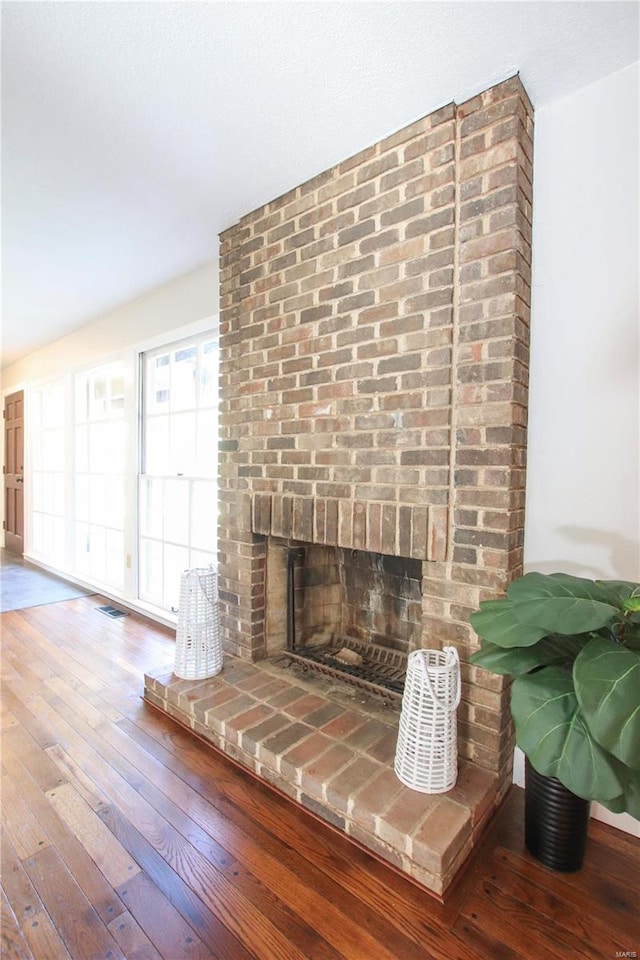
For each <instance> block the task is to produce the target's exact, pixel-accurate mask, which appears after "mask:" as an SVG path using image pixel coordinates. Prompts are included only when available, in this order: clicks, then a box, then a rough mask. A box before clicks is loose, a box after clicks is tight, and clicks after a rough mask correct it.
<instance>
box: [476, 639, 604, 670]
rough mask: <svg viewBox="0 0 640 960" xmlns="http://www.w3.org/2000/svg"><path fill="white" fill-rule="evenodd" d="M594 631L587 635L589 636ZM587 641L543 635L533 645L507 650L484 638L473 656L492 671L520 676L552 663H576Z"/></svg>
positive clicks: (479, 664) (477, 664) (477, 661)
mask: <svg viewBox="0 0 640 960" xmlns="http://www.w3.org/2000/svg"><path fill="white" fill-rule="evenodd" d="M590 636H591V634H587V639H588V638H590ZM584 644H585V638H584V637H556V636H551V637H543V639H542V640H540V641H539V642H538V643H536V644H534V645H533V646H531V647H512V648H507V649H505V648H504V647H500V646H497V645H496V644H493V643H489V641H487V640H484V641H483V643H482V646H481V648H480V650H477V651H476V652H475V653H473V654H472V655H471V658H470V660H471V663H473V664H475V666H477V667H482V668H483V669H484V670H491V671H492V672H493V673H498V674H503V675H504V674H508V675H510V676H514V677H517V676H520V675H521V674H523V673H530V672H531V670H536V669H537V668H538V667H544V666H548V665H549V664H551V663H567V664H569V663H573V661H574V660H575V658H576V656H577V655H578V653H579V652H580V650H582V647H583V646H584Z"/></svg>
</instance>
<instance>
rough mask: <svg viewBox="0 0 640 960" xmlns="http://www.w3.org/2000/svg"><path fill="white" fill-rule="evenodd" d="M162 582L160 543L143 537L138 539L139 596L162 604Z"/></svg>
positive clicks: (162, 570) (162, 568)
mask: <svg viewBox="0 0 640 960" xmlns="http://www.w3.org/2000/svg"><path fill="white" fill-rule="evenodd" d="M163 583H164V567H163V559H162V544H161V543H158V542H157V541H155V540H144V539H143V540H141V541H140V596H141V597H142V599H143V600H148V601H149V602H151V603H158V604H159V605H160V606H162V605H163V604H162V585H163Z"/></svg>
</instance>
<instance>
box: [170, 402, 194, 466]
mask: <svg viewBox="0 0 640 960" xmlns="http://www.w3.org/2000/svg"><path fill="white" fill-rule="evenodd" d="M195 464H196V414H195V413H178V414H175V415H174V416H172V417H171V465H172V467H173V469H172V470H171V473H181V474H183V475H184V476H193V475H194V474H195Z"/></svg>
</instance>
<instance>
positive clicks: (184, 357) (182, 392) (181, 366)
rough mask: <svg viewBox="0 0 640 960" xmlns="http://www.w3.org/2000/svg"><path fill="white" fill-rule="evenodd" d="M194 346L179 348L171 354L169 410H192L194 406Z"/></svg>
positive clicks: (195, 350) (196, 351) (196, 355)
mask: <svg viewBox="0 0 640 960" xmlns="http://www.w3.org/2000/svg"><path fill="white" fill-rule="evenodd" d="M197 363H198V348H197V346H196V344H188V345H186V346H182V347H180V348H179V349H178V350H176V351H175V352H174V354H173V367H172V371H171V409H172V410H192V409H193V408H194V407H195V405H196V369H197Z"/></svg>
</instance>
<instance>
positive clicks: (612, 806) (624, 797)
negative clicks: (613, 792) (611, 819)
mask: <svg viewBox="0 0 640 960" xmlns="http://www.w3.org/2000/svg"><path fill="white" fill-rule="evenodd" d="M603 806H605V807H606V808H607V810H611V812H612V813H629V814H631V816H632V817H635V818H636V820H640V773H638V772H637V771H633V772H631V774H630V775H629V776H628V777H627V779H626V781H625V790H624V793H622V794H620V796H619V797H614V799H613V800H607V801H606V803H603Z"/></svg>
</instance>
